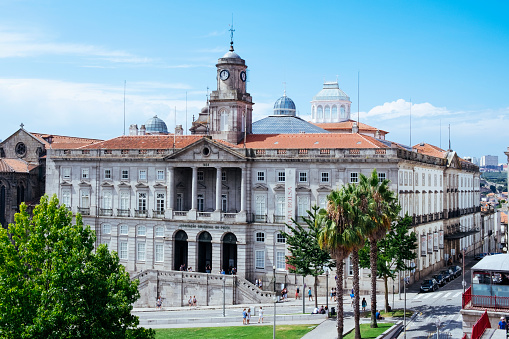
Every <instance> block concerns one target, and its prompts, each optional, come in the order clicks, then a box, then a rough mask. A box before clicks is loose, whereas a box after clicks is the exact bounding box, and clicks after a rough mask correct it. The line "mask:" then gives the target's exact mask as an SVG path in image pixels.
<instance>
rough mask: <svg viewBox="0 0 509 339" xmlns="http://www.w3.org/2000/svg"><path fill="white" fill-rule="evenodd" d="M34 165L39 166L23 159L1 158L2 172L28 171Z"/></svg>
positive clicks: (0, 167)
mask: <svg viewBox="0 0 509 339" xmlns="http://www.w3.org/2000/svg"><path fill="white" fill-rule="evenodd" d="M34 167H37V166H34V165H29V164H28V162H26V161H24V160H21V159H7V158H1V159H0V172H3V173H6V172H7V173H12V172H16V173H28V172H29V171H30V170H31V169H33V168H34Z"/></svg>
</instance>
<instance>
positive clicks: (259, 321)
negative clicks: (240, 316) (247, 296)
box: [258, 306, 263, 324]
mask: <svg viewBox="0 0 509 339" xmlns="http://www.w3.org/2000/svg"><path fill="white" fill-rule="evenodd" d="M258 323H259V324H263V308H262V307H261V306H260V310H259V311H258Z"/></svg>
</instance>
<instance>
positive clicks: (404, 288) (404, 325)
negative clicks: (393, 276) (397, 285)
mask: <svg viewBox="0 0 509 339" xmlns="http://www.w3.org/2000/svg"><path fill="white" fill-rule="evenodd" d="M409 282H410V277H405V282H404V283H403V294H404V295H405V304H404V307H403V331H404V333H405V334H404V338H405V339H406V285H407V283H409Z"/></svg>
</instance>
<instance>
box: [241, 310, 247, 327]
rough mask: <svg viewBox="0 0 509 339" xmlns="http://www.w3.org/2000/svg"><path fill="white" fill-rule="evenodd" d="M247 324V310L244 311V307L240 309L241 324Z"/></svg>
mask: <svg viewBox="0 0 509 339" xmlns="http://www.w3.org/2000/svg"><path fill="white" fill-rule="evenodd" d="M246 324H247V312H246V309H243V310H242V325H246Z"/></svg>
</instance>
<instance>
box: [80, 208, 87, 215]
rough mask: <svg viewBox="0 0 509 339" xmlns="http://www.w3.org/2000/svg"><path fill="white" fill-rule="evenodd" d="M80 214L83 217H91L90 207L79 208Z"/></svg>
mask: <svg viewBox="0 0 509 339" xmlns="http://www.w3.org/2000/svg"><path fill="white" fill-rule="evenodd" d="M78 213H80V214H81V215H90V207H78Z"/></svg>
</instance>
